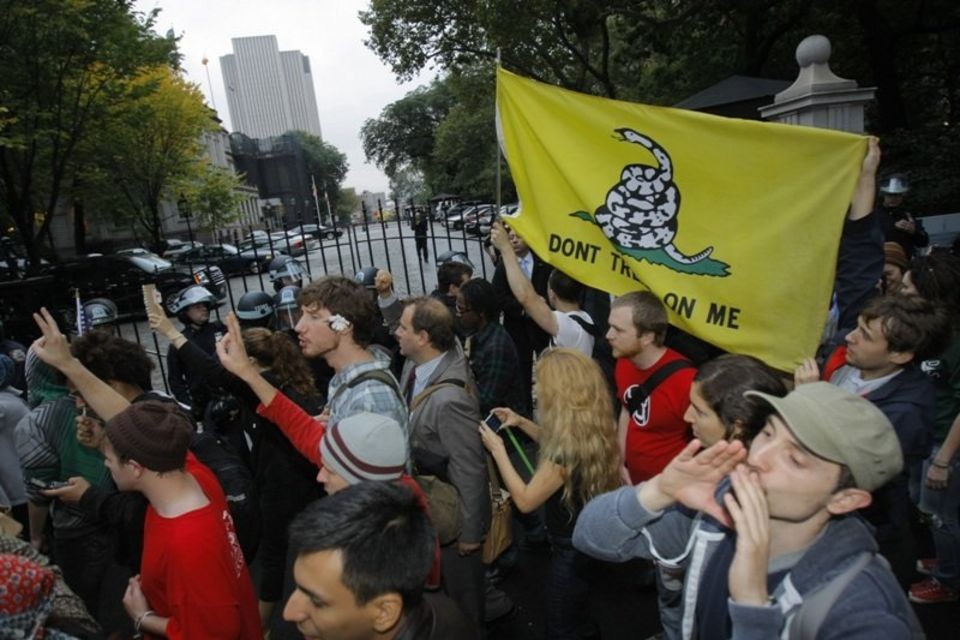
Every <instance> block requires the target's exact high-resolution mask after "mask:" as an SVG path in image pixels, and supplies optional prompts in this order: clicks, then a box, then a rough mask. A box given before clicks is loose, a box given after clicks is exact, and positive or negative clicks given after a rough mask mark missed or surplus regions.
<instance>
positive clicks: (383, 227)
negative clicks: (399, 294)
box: [360, 198, 393, 274]
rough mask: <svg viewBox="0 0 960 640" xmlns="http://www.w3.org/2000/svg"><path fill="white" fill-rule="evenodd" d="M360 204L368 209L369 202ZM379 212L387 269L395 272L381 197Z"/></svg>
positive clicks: (378, 202)
mask: <svg viewBox="0 0 960 640" xmlns="http://www.w3.org/2000/svg"><path fill="white" fill-rule="evenodd" d="M360 206H361V207H362V208H363V209H364V210H366V208H367V203H365V202H363V201H361V202H360ZM377 212H378V214H379V215H380V235H381V236H382V237H383V255H385V256H386V257H387V271H389V272H390V273H391V274H393V265H392V264H391V261H390V245H389V243H388V241H387V224H386V223H385V222H384V221H383V203H381V202H380V198H377ZM364 215H366V214H364Z"/></svg>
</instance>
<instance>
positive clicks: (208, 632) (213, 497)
mask: <svg viewBox="0 0 960 640" xmlns="http://www.w3.org/2000/svg"><path fill="white" fill-rule="evenodd" d="M186 470H187V472H188V473H190V474H191V475H192V476H193V477H194V478H195V479H196V481H197V484H199V485H200V488H201V489H202V490H203V492H204V493H205V494H206V496H207V499H208V500H209V501H210V502H209V504H207V505H206V506H205V507H202V508H200V509H196V510H194V511H190V512H188V513H185V514H183V515H180V516H177V517H175V518H164V517H162V516H160V515H159V514H158V513H157V512H156V510H154V508H153V507H152V506H149V507H147V517H146V521H145V523H144V532H143V563H142V566H141V574H140V583H141V588H142V589H143V594H144V595H145V596H146V598H147V604H148V605H149V606H150V608H151V609H152V610H154V611H156V612H157V615H158V616H160V617H167V618H170V622H169V623H168V624H167V637H168V638H172V639H181V638H182V639H183V640H192V639H193V638H204V639H209V640H260V638H261V637H262V634H261V631H260V612H259V610H258V608H257V597H256V594H255V592H254V590H253V583H252V582H251V581H250V574H249V572H248V571H247V565H246V563H245V562H244V560H243V553H242V552H241V551H240V545H239V544H238V542H237V536H236V533H234V530H233V520H232V519H231V518H230V511H229V510H228V509H227V500H226V498H225V497H224V495H223V490H222V489H221V488H220V483H219V482H218V481H217V477H216V476H215V475H213V472H212V471H210V469H208V468H207V467H205V466H204V465H203V464H202V463H201V462H200V461H199V460H197V458H196V457H195V456H194V455H193V454H192V453H188V454H187V464H186ZM145 635H146V637H147V638H154V637H156V636H153V635H150V634H145Z"/></svg>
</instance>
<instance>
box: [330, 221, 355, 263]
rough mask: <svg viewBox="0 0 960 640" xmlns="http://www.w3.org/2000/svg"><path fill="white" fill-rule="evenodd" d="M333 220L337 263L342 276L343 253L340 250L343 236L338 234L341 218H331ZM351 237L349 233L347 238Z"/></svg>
mask: <svg viewBox="0 0 960 640" xmlns="http://www.w3.org/2000/svg"><path fill="white" fill-rule="evenodd" d="M331 218H333V237H334V238H335V242H336V243H337V262H338V263H339V264H340V273H341V274H342V273H343V252H342V251H341V250H340V235H341V234H338V233H337V231H338V230H339V227H338V226H337V220H338V218H339V216H331ZM349 237H350V235H349V233H348V234H347V238H349Z"/></svg>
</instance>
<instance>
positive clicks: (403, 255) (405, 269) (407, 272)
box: [397, 201, 411, 295]
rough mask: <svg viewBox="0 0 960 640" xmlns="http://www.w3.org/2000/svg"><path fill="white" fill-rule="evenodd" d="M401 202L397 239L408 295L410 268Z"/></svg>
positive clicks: (398, 212) (398, 205)
mask: <svg viewBox="0 0 960 640" xmlns="http://www.w3.org/2000/svg"><path fill="white" fill-rule="evenodd" d="M400 209H401V206H400V202H399V201H398V202H397V238H399V239H400V259H401V260H402V261H403V279H404V281H405V282H406V283H407V294H408V295H409V294H410V293H411V291H410V268H409V267H408V266H407V248H406V247H405V246H404V242H403V216H402V215H401V214H400Z"/></svg>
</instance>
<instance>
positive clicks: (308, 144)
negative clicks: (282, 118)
mask: <svg viewBox="0 0 960 640" xmlns="http://www.w3.org/2000/svg"><path fill="white" fill-rule="evenodd" d="M287 135H291V136H293V137H294V139H296V141H297V142H298V143H299V145H300V148H301V149H302V150H303V158H304V160H305V161H306V164H307V173H308V174H310V176H311V177H313V179H314V180H316V183H317V192H318V194H320V197H321V198H323V194H326V195H327V197H328V198H329V199H330V210H331V211H339V208H338V207H339V203H340V185H342V184H343V180H344V178H346V177H347V171H349V170H350V165H349V163H347V156H346V155H345V154H344V153H342V152H341V151H340V150H339V149H337V148H336V147H335V146H333V145H332V144H330V143H329V142H324V141H323V140H321V139H320V138H319V137H317V136H315V135H313V134H312V133H308V132H306V131H288V132H287ZM320 208H321V210H322V209H324V205H323V203H320Z"/></svg>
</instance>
